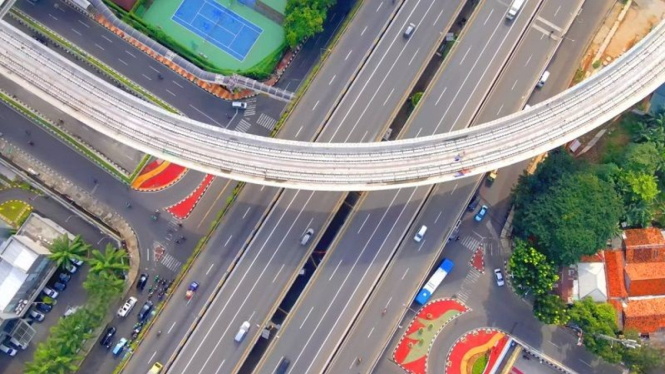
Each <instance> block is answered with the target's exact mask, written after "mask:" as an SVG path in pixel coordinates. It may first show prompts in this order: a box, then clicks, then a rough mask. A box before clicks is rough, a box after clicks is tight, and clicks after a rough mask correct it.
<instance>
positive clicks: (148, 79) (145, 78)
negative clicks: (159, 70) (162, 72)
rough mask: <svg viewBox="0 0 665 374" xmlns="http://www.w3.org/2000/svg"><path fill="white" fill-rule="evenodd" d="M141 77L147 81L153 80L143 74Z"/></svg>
mask: <svg viewBox="0 0 665 374" xmlns="http://www.w3.org/2000/svg"><path fill="white" fill-rule="evenodd" d="M141 75H143V78H145V79H147V80H149V81H151V80H152V78H150V77H149V76H147V75H145V74H141ZM190 106H191V105H190Z"/></svg>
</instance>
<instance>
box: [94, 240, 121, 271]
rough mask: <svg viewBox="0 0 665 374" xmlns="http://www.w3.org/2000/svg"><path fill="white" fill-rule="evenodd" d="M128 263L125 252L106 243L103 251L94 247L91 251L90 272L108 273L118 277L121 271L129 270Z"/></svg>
mask: <svg viewBox="0 0 665 374" xmlns="http://www.w3.org/2000/svg"><path fill="white" fill-rule="evenodd" d="M128 263H129V260H128V257H127V252H125V251H124V250H120V249H117V248H114V247H113V246H112V245H111V244H107V245H106V249H105V250H104V252H103V253H102V252H100V251H98V250H96V249H95V250H93V251H92V257H91V258H90V272H91V273H97V274H100V273H108V274H113V275H115V276H117V277H119V276H120V274H121V273H122V272H123V271H126V270H129V265H128Z"/></svg>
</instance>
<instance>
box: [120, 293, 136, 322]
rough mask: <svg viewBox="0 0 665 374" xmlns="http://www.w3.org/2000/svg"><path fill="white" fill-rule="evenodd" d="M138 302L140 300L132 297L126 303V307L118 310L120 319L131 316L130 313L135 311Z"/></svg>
mask: <svg viewBox="0 0 665 374" xmlns="http://www.w3.org/2000/svg"><path fill="white" fill-rule="evenodd" d="M137 301H138V300H136V298H135V297H134V296H132V297H130V298H129V300H127V302H126V303H125V305H123V306H122V307H120V309H118V317H126V316H127V315H128V314H129V312H131V311H132V309H134V305H136V302H137Z"/></svg>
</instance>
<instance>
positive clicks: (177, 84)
mask: <svg viewBox="0 0 665 374" xmlns="http://www.w3.org/2000/svg"><path fill="white" fill-rule="evenodd" d="M171 82H173V84H175V85H176V86H178V87H180V88H184V87H183V86H181V85H180V84H179V83H178V82H176V81H171Z"/></svg>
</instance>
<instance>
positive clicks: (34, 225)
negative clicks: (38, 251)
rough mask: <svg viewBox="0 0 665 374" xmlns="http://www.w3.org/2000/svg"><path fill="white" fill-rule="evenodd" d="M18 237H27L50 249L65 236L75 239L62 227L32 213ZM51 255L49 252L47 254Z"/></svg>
mask: <svg viewBox="0 0 665 374" xmlns="http://www.w3.org/2000/svg"><path fill="white" fill-rule="evenodd" d="M16 235H23V236H27V237H28V238H30V239H32V240H34V241H35V242H39V243H41V244H42V245H43V246H44V247H49V246H50V245H51V244H52V243H53V241H54V240H55V239H57V238H59V237H61V236H63V235H68V236H69V237H70V238H71V239H74V236H73V235H72V234H70V233H69V232H67V230H65V229H64V228H63V227H62V226H60V225H58V224H57V223H55V222H53V221H52V220H50V219H48V218H44V217H42V216H40V215H39V214H36V213H31V214H30V215H29V216H28V218H27V219H26V220H25V222H24V223H23V225H22V226H21V227H20V228H19V230H18V231H17V232H16ZM49 253H50V252H48V251H47V252H46V253H45V254H49Z"/></svg>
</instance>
